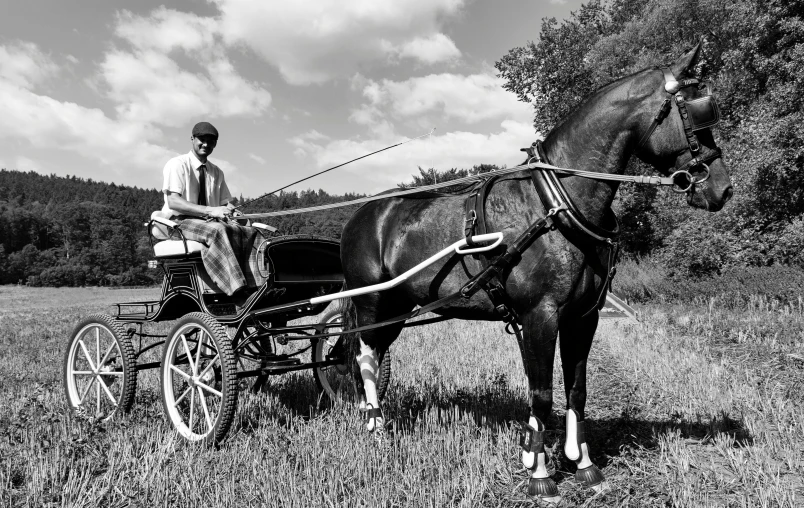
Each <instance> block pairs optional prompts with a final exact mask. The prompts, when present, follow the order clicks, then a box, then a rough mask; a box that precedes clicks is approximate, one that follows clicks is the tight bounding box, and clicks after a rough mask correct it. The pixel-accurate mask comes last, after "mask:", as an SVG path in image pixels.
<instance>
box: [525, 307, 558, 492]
mask: <svg viewBox="0 0 804 508" xmlns="http://www.w3.org/2000/svg"><path fill="white" fill-rule="evenodd" d="M522 325H523V332H524V333H523V344H522V359H523V361H524V363H525V372H526V373H527V376H528V385H529V388H530V400H531V405H530V408H531V412H530V419H529V421H528V427H530V428H528V429H527V431H528V434H527V435H526V436H525V439H524V440H523V446H522V448H523V451H522V463H523V464H524V465H525V467H526V468H527V469H530V470H531V477H530V480H529V482H528V495H529V496H533V497H537V498H539V499H541V500H542V501H545V502H547V503H558V502H560V501H561V496H560V495H559V493H558V487H557V486H556V483H555V482H554V481H553V479H552V478H550V476H551V475H553V474H555V468H554V466H553V464H552V460H551V459H550V457H549V456H548V455H547V451H546V450H545V448H544V431H545V425H544V422H546V421H547V418H548V417H549V416H550V413H551V411H552V407H553V360H554V358H555V354H556V337H557V335H558V308H557V306H556V305H555V303H554V302H552V301H542V302H541V303H540V304H539V305H538V306H536V307H535V308H534V309H532V310H531V311H530V312H528V313H527V314H525V315H524V316H522Z"/></svg>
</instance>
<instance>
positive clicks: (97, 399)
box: [95, 353, 101, 417]
mask: <svg viewBox="0 0 804 508" xmlns="http://www.w3.org/2000/svg"><path fill="white" fill-rule="evenodd" d="M98 356H100V353H98ZM96 379H97V381H96V383H97V388H96V389H95V401H96V404H95V407H96V411H95V417H100V414H101V412H100V400H101V397H100V392H101V387H100V385H101V380H100V378H99V377H98V378H96Z"/></svg>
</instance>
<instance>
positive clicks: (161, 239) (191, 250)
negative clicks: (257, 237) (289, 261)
mask: <svg viewBox="0 0 804 508" xmlns="http://www.w3.org/2000/svg"><path fill="white" fill-rule="evenodd" d="M176 226H178V224H177V223H176V222H174V221H172V220H170V219H167V218H165V217H164V216H163V215H162V212H161V211H159V210H157V211H155V212H153V213H152V214H151V221H150V222H149V223H148V230H149V234H150V236H151V239H152V243H153V242H156V243H153V248H154V256H155V257H156V258H157V259H165V258H181V257H195V256H199V255H200V254H201V249H203V248H204V244H202V243H200V242H196V241H194V240H185V239H184V238H182V237H181V236H180V235H181V230H178V231H179V235H178V237H177V235H174V234H172V233H173V229H174V228H175V227H176ZM251 226H252V227H255V228H257V229H260V230H261V231H263V232H265V233H271V234H274V233H276V228H275V227H272V226H269V225H267V224H261V223H259V222H252V223H251Z"/></svg>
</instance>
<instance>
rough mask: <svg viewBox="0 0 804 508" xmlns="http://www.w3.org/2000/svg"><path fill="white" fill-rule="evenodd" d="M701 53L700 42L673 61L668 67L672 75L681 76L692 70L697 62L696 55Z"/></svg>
mask: <svg viewBox="0 0 804 508" xmlns="http://www.w3.org/2000/svg"><path fill="white" fill-rule="evenodd" d="M700 54H701V43H700V42H699V43H698V44H696V45H695V47H694V48H692V49H691V50H690V51H689V52H688V53H686V54H684V55H682V56H681V58H679V59H678V60H676V61H675V62H673V65H672V66H671V67H670V69H671V70H672V71H673V76H675V77H676V78H678V77H681V76H683V75H686V74H690V73H692V70H693V69H694V68H695V65H696V64H697V63H698V57H699V56H700Z"/></svg>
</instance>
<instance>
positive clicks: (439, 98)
mask: <svg viewBox="0 0 804 508" xmlns="http://www.w3.org/2000/svg"><path fill="white" fill-rule="evenodd" d="M502 85H503V80H502V79H501V78H498V77H496V76H494V75H492V74H488V73H486V74H472V75H469V76H464V75H460V74H431V75H429V76H424V77H418V78H411V79H408V80H405V81H391V80H387V79H386V80H383V81H381V82H379V83H378V82H374V81H368V82H367V83H366V84H365V85H364V87H363V96H364V97H366V99H368V102H367V103H366V104H363V105H362V106H361V107H360V108H359V109H357V110H355V111H354V112H353V114H352V119H353V120H354V121H355V122H357V123H361V124H371V123H372V122H374V121H377V120H378V119H380V118H383V117H385V116H387V115H390V116H393V117H395V118H421V117H422V116H423V115H428V114H436V115H438V116H441V117H442V118H451V119H457V120H460V121H463V122H466V123H476V122H480V121H483V120H488V119H494V118H501V119H515V120H519V121H522V122H530V119H531V117H532V109H531V107H530V106H528V105H527V104H525V103H523V102H520V101H518V100H517V99H516V96H515V95H514V94H512V93H510V92H508V91H506V90H504V89H503V88H502ZM381 110H384V111H385V113H383V112H382V111H381Z"/></svg>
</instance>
